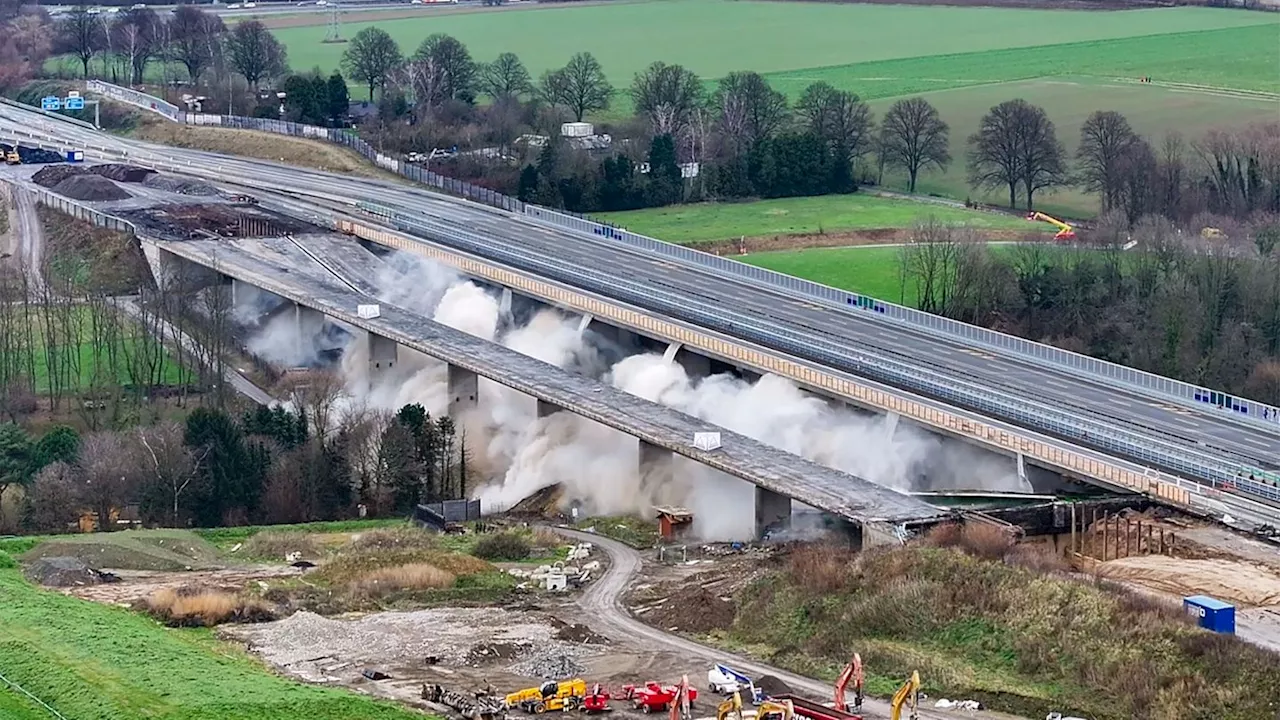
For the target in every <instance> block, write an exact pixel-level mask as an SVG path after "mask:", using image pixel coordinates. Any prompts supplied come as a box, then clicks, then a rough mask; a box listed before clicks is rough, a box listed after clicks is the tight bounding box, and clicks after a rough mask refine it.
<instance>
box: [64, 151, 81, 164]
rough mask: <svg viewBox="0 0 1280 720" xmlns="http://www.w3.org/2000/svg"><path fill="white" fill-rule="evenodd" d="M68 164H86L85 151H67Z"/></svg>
mask: <svg viewBox="0 0 1280 720" xmlns="http://www.w3.org/2000/svg"><path fill="white" fill-rule="evenodd" d="M67 162H72V163H77V162H84V151H83V150H68V151H67Z"/></svg>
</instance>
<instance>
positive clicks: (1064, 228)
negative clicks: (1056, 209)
mask: <svg viewBox="0 0 1280 720" xmlns="http://www.w3.org/2000/svg"><path fill="white" fill-rule="evenodd" d="M1027 219H1028V220H1032V221H1037V220H1039V221H1043V222H1047V223H1049V224H1050V225H1053V226H1054V227H1056V228H1058V232H1057V234H1056V235H1054V236H1053V239H1054V240H1075V239H1076V231H1075V229H1074V228H1072V227H1071V226H1070V225H1068V224H1066V223H1064V222H1062V221H1061V220H1059V219H1057V218H1055V217H1050V216H1048V215H1045V214H1044V213H1042V212H1033V213H1031V214H1029V215H1027Z"/></svg>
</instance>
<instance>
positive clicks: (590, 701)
mask: <svg viewBox="0 0 1280 720" xmlns="http://www.w3.org/2000/svg"><path fill="white" fill-rule="evenodd" d="M609 697H610V696H609V691H608V690H605V689H604V688H602V687H600V683H596V684H595V685H592V686H591V692H589V693H587V694H586V696H585V697H583V698H582V706H581V707H582V711H583V712H585V713H587V714H588V715H594V714H596V713H602V712H610V711H612V710H613V708H611V707H609Z"/></svg>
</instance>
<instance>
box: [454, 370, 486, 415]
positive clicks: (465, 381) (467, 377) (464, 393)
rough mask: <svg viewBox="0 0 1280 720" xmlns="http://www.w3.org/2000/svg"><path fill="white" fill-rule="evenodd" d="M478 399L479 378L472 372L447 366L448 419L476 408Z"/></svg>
mask: <svg viewBox="0 0 1280 720" xmlns="http://www.w3.org/2000/svg"><path fill="white" fill-rule="evenodd" d="M479 399H480V378H479V376H477V375H476V374H475V373H474V372H471V371H470V370H467V369H466V368H461V367H458V366H457V365H449V417H451V418H457V417H458V416H459V415H460V414H462V413H464V412H466V411H467V410H470V409H472V408H474V407H475V406H476V404H477V403H478V402H479Z"/></svg>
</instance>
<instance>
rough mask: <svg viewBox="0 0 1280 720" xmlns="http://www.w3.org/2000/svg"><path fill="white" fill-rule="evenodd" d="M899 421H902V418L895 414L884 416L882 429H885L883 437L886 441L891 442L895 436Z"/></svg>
mask: <svg viewBox="0 0 1280 720" xmlns="http://www.w3.org/2000/svg"><path fill="white" fill-rule="evenodd" d="M901 419H902V416H901V415H899V414H898V413H896V412H891V413H889V414H888V415H885V416H884V429H885V435H886V436H887V439H889V440H892V439H893V436H894V435H896V434H897V432H898V421H899V420H901Z"/></svg>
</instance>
